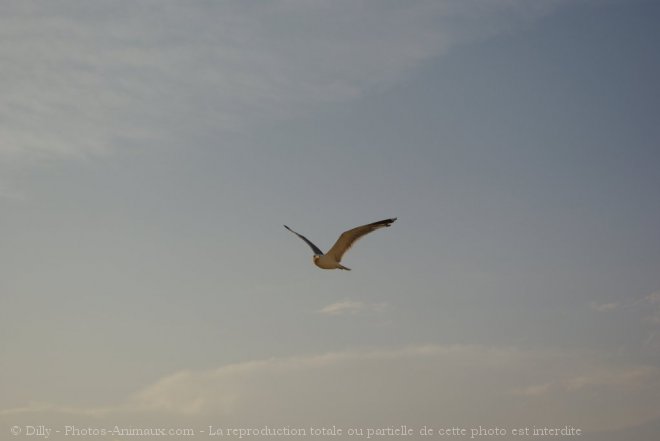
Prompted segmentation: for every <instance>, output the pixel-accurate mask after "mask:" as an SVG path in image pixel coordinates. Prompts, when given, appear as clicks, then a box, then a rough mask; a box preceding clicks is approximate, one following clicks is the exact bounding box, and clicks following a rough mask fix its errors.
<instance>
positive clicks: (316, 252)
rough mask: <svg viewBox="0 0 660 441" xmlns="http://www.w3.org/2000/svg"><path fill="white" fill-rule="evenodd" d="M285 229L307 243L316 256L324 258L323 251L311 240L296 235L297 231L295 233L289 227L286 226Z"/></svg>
mask: <svg viewBox="0 0 660 441" xmlns="http://www.w3.org/2000/svg"><path fill="white" fill-rule="evenodd" d="M284 228H286V229H287V230H289V231H291V232H292V233H293V234H295V235H296V236H298V237H299V238H301V239H302V240H304V241H305V242H306V243H307V245H309V247H310V248H311V249H312V250H313V251H314V254H316V255H319V256H322V255H323V251H321V250H320V249H319V247H317V246H316V245H314V244H313V243H312V242H311V241H310V240H309V239H307V238H306V237H305V236H303V235H302V234H298V233H296V232H295V231H293V230H292V229H291V228H289V227H287V226H286V225H285V226H284Z"/></svg>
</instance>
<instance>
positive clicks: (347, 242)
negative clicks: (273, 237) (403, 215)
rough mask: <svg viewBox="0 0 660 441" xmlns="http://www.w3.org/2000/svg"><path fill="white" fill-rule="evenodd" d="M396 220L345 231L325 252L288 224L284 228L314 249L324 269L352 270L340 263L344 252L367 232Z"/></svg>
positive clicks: (315, 257) (317, 262)
mask: <svg viewBox="0 0 660 441" xmlns="http://www.w3.org/2000/svg"><path fill="white" fill-rule="evenodd" d="M395 220H396V218H395V217H393V218H391V219H384V220H382V221H378V222H373V223H370V224H367V225H362V226H360V227H355V228H352V229H350V230H347V231H344V232H343V233H342V234H341V236H339V239H337V242H335V244H334V245H333V246H332V248H330V250H329V251H328V252H327V253H323V251H321V249H320V248H319V247H317V246H316V245H314V244H313V243H312V242H310V240H309V239H307V238H306V237H305V236H303V235H302V234H299V233H296V232H295V231H293V230H292V229H291V228H289V227H287V226H286V225H285V226H284V228H286V229H287V230H289V231H291V232H292V233H293V234H295V235H296V236H298V237H299V238H301V239H302V240H304V241H305V242H306V243H307V245H309V247H310V248H311V249H312V251H314V265H316V266H318V267H319V268H322V269H343V270H347V271H350V270H351V269H350V268H346V267H345V266H344V265H342V264H341V263H340V262H341V258H342V256H343V255H344V253H346V251H348V249H349V248H351V247H352V246H353V244H354V243H355V242H356V241H357V240H358V239H359V238H361V237H362V236H364V235H365V234H369V233H371V232H372V231H375V230H377V229H379V228H383V227H389V226H390V225H391V224H392V223H393V222H394V221H395Z"/></svg>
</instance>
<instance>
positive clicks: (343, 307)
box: [317, 299, 388, 316]
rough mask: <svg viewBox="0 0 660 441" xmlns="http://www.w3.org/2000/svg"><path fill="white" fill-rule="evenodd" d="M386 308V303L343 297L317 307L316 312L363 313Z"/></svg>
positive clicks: (324, 313) (334, 314) (380, 310)
mask: <svg viewBox="0 0 660 441" xmlns="http://www.w3.org/2000/svg"><path fill="white" fill-rule="evenodd" d="M387 308H388V305H387V304H386V303H364V302H360V301H355V300H350V299H345V300H342V301H340V302H336V303H331V304H329V305H326V306H324V307H323V308H321V309H319V310H318V311H317V312H318V313H319V314H323V315H330V316H338V315H356V314H364V313H370V312H371V313H375V312H382V311H384V310H386V309H387Z"/></svg>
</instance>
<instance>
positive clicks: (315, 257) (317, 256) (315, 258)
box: [312, 254, 321, 263]
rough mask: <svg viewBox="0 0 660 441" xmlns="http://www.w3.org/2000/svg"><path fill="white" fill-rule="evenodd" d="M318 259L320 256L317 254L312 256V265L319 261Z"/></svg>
mask: <svg viewBox="0 0 660 441" xmlns="http://www.w3.org/2000/svg"><path fill="white" fill-rule="evenodd" d="M320 257H321V256H319V255H318V254H314V257H312V260H313V261H314V263H316V261H317V260H319V258H320Z"/></svg>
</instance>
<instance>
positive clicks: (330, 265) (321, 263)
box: [313, 254, 350, 271]
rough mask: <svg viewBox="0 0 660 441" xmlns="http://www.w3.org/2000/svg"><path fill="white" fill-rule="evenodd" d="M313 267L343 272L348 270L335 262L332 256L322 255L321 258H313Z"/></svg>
mask: <svg viewBox="0 0 660 441" xmlns="http://www.w3.org/2000/svg"><path fill="white" fill-rule="evenodd" d="M313 259H314V265H316V266H318V267H319V268H323V269H343V270H349V271H350V268H346V267H345V266H344V265H342V264H341V263H339V262H337V261H336V260H335V259H334V258H333V257H332V256H330V255H328V254H324V255H322V256H314V257H313Z"/></svg>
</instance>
